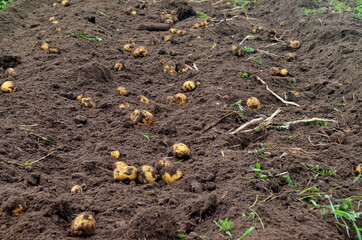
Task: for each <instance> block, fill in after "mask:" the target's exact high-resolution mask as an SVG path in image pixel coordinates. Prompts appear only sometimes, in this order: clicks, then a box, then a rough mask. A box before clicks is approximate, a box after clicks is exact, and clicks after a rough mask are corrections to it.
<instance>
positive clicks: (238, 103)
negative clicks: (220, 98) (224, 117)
mask: <svg viewBox="0 0 362 240" xmlns="http://www.w3.org/2000/svg"><path fill="white" fill-rule="evenodd" d="M242 102H243V101H242V100H241V99H240V100H238V101H236V102H234V103H232V104H230V105H229V106H228V105H227V104H225V105H224V108H226V109H232V110H233V111H235V112H237V113H239V115H240V116H243V115H244V107H243V106H242V105H241V103H242Z"/></svg>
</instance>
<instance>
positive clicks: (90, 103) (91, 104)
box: [81, 97, 96, 109]
mask: <svg viewBox="0 0 362 240" xmlns="http://www.w3.org/2000/svg"><path fill="white" fill-rule="evenodd" d="M81 104H82V105H84V106H86V107H89V108H93V109H94V108H96V103H95V102H94V101H93V99H92V98H90V97H87V98H82V99H81Z"/></svg>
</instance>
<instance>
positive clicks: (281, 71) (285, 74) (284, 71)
mask: <svg viewBox="0 0 362 240" xmlns="http://www.w3.org/2000/svg"><path fill="white" fill-rule="evenodd" d="M288 73H289V72H288V70H287V69H285V68H283V69H282V70H280V76H283V77H286V76H288Z"/></svg>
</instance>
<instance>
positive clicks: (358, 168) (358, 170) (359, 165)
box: [356, 164, 362, 174]
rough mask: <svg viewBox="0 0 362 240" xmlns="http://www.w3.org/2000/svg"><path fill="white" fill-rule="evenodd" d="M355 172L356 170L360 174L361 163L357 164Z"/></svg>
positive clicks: (361, 172)
mask: <svg viewBox="0 0 362 240" xmlns="http://www.w3.org/2000/svg"><path fill="white" fill-rule="evenodd" d="M356 172H358V173H359V174H362V164H358V165H357V167H356Z"/></svg>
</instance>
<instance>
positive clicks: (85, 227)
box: [71, 212, 96, 237]
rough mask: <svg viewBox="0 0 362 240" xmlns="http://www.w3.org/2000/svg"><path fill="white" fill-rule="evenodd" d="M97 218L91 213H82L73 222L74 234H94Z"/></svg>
mask: <svg viewBox="0 0 362 240" xmlns="http://www.w3.org/2000/svg"><path fill="white" fill-rule="evenodd" d="M95 230H96V220H95V219H94V216H93V215H92V214H91V213H87V212H85V213H81V214H79V215H78V216H77V217H76V218H75V219H74V220H73V222H72V226H71V232H72V235H73V236H77V237H86V236H92V235H94V233H95Z"/></svg>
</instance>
